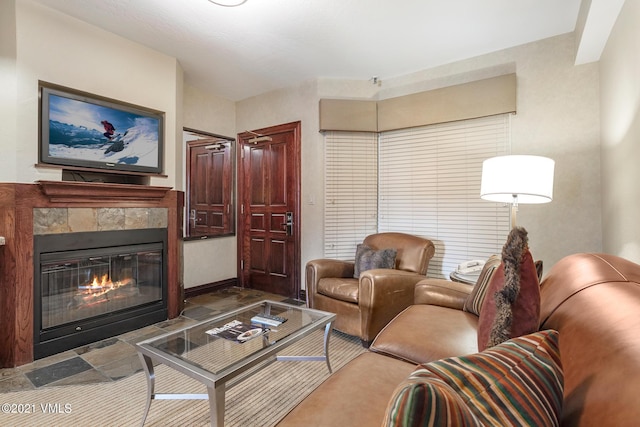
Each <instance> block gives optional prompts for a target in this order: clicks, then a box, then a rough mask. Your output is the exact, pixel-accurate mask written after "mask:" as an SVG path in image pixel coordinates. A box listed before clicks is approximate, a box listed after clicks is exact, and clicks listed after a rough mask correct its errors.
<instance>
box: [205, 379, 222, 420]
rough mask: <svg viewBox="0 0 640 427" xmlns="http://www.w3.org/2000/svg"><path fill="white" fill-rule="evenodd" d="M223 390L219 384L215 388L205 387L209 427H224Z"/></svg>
mask: <svg viewBox="0 0 640 427" xmlns="http://www.w3.org/2000/svg"><path fill="white" fill-rule="evenodd" d="M224 389H225V385H224V384H219V385H217V386H216V387H207V392H208V393H209V416H210V417H211V427H223V426H224Z"/></svg>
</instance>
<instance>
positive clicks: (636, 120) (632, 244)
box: [599, 0, 640, 263]
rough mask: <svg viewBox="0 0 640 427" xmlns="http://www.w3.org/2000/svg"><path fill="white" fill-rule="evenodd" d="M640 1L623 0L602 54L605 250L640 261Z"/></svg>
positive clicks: (600, 63)
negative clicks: (639, 186) (639, 185)
mask: <svg viewBox="0 0 640 427" xmlns="http://www.w3.org/2000/svg"><path fill="white" fill-rule="evenodd" d="M638 22H640V2H639V1H635V0H631V1H626V2H625V4H624V6H623V9H622V11H621V12H620V15H619V16H618V21H617V22H616V25H615V27H614V28H613V31H612V32H611V35H610V36H609V40H608V42H607V45H606V47H605V50H604V52H603V55H602V57H601V59H600V62H599V65H600V88H601V95H600V96H601V107H600V108H601V120H602V171H603V174H602V177H603V179H602V194H603V203H602V211H603V214H602V215H603V227H602V228H603V241H604V242H603V243H604V244H603V246H604V251H605V252H607V253H612V254H615V255H619V256H622V257H624V258H627V259H629V260H631V261H634V262H636V263H640V222H639V221H638V212H640V198H639V197H638V195H639V194H640V192H639V191H638V183H639V182H640V168H638V160H640V77H639V76H640V49H639V47H640V26H639V25H638Z"/></svg>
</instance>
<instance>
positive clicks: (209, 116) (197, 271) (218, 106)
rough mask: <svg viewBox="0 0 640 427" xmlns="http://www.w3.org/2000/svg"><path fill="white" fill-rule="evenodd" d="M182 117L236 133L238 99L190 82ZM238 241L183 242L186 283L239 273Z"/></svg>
mask: <svg viewBox="0 0 640 427" xmlns="http://www.w3.org/2000/svg"><path fill="white" fill-rule="evenodd" d="M183 118H184V122H183V124H184V127H187V128H191V129H196V130H200V131H204V132H210V133H215V134H218V135H223V136H228V137H231V138H234V139H235V137H236V113H235V103H234V102H233V101H229V100H227V99H224V98H220V97H217V96H215V95H212V94H209V93H207V92H205V91H202V90H199V89H196V88H194V87H193V86H190V85H188V84H185V86H184V111H183ZM185 150H186V147H185V146H184V144H183V146H182V151H183V152H184V151H185ZM185 161H186V160H185ZM184 166H186V165H184ZM236 241H237V239H236V236H225V237H216V238H211V239H206V240H191V241H186V242H184V246H183V249H184V251H183V253H184V287H185V288H191V287H194V286H199V285H206V284H208V283H214V282H218V281H222V280H227V279H232V278H235V277H237V275H238V273H237V267H236V265H237V261H236V258H237V257H236V252H237V249H236Z"/></svg>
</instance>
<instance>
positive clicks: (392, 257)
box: [353, 243, 398, 279]
mask: <svg viewBox="0 0 640 427" xmlns="http://www.w3.org/2000/svg"><path fill="white" fill-rule="evenodd" d="M397 254H398V251H397V250H396V249H380V250H379V251H376V250H373V249H371V248H370V247H369V246H367V245H364V244H362V243H361V244H359V245H358V247H357V248H356V262H355V266H354V270H353V277H354V278H356V279H359V278H360V273H362V272H363V271H367V270H373V269H374V268H395V267H396V255H397Z"/></svg>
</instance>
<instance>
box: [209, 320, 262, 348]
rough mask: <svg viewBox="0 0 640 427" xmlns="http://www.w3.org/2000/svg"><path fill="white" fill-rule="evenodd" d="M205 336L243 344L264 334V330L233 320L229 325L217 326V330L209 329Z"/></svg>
mask: <svg viewBox="0 0 640 427" xmlns="http://www.w3.org/2000/svg"><path fill="white" fill-rule="evenodd" d="M206 332H207V334H209V335H211V336H214V337H219V338H224V339H227V340H230V341H235V342H239V343H243V342H246V341H249V340H250V339H252V338H256V337H259V336H260V335H262V334H263V333H264V332H265V329H263V328H260V327H256V326H255V325H250V324H248V323H243V322H241V321H239V320H233V321H231V322H229V323H226V324H224V325H223V326H219V327H217V328H213V329H209V330H208V331H206Z"/></svg>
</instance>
